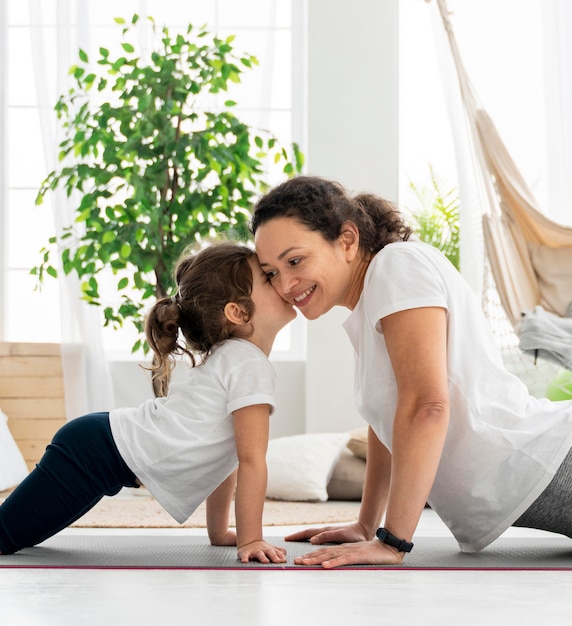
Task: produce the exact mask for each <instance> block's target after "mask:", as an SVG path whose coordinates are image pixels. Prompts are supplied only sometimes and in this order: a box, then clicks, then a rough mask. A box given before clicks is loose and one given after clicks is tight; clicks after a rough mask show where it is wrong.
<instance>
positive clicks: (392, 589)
mask: <svg viewBox="0 0 572 626" xmlns="http://www.w3.org/2000/svg"><path fill="white" fill-rule="evenodd" d="M291 530H292V527H288V528H276V527H273V528H272V529H271V530H270V529H269V532H268V534H269V535H270V534H272V535H280V534H286V533H287V532H290V531H291ZM64 532H69V533H96V532H106V533H114V534H115V533H120V532H123V533H134V532H137V533H144V534H145V533H148V534H156V533H183V534H184V533H187V534H200V533H204V532H205V531H204V530H200V529H183V530H178V529H165V530H123V531H119V530H117V529H114V530H91V529H89V530H88V529H74V530H67V531H64ZM446 534H448V531H447V529H446V528H445V527H444V526H443V525H442V523H441V522H440V520H439V519H438V518H437V517H436V516H435V514H434V513H433V512H432V511H430V510H425V511H424V513H423V518H422V521H421V524H420V526H419V529H418V536H423V535H424V536H442V535H446ZM507 535H512V536H518V537H530V540H531V541H534V538H535V537H538V536H542V535H544V533H539V532H538V531H530V530H526V529H516V528H514V529H510V530H509V531H508V533H507ZM571 620H572V572H546V571H544V572H542V571H540V572H539V571H512V572H508V571H481V572H478V571H395V572H394V571H389V572H388V571H369V572H368V571H347V570H346V571H343V570H336V571H315V570H312V571H309V570H308V571H276V570H274V571H267V572H265V571H260V570H256V571H246V570H234V571H189V570H186V571H177V570H169V571H157V570H155V571H149V570H145V571H101V570H91V571H90V570H66V569H60V570H41V569H19V570H14V569H4V570H2V569H0V624H2V626H28V625H29V626H72V625H73V626H79V625H81V626H92V625H93V626H114V625H116V624H117V625H122V626H130V625H132V624H133V625H137V626H147V625H148V626H151V625H153V626H156V625H157V624H160V625H163V624H164V625H165V626H170V625H175V624H200V625H204V626H209V625H211V624H212V625H213V626H216V625H218V624H227V623H230V624H238V625H242V624H244V625H248V626H282V625H284V626H287V625H288V626H292V625H298V624H299V625H301V626H305V625H310V624H312V625H318V626H322V625H323V626H330V625H336V626H337V625H338V624H343V625H348V626H349V625H350V624H351V625H352V626H353V625H369V624H375V625H378V624H379V625H384V626H385V625H387V626H392V625H399V626H409V625H413V624H416V625H417V624H422V625H427V626H429V625H438V626H448V625H455V626H457V625H459V626H472V625H478V626H483V625H485V626H493V625H496V624H503V625H505V624H506V626H512V625H513V624H514V625H515V626H516V625H518V626H523V625H529V624H530V625H534V626H559V625H561V624H562V625H564V624H566V625H567V626H568V625H569V624H570V623H571Z"/></svg>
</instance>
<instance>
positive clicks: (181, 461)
mask: <svg viewBox="0 0 572 626" xmlns="http://www.w3.org/2000/svg"><path fill="white" fill-rule="evenodd" d="M275 384H276V373H275V371H274V368H273V367H272V365H271V363H270V361H269V360H268V358H267V357H266V355H265V354H264V353H263V352H262V351H261V350H260V349H259V348H258V347H256V346H255V345H254V344H253V343H251V342H250V341H247V340H244V339H229V340H227V341H225V342H223V343H222V344H220V345H218V346H215V347H214V348H213V350H212V354H211V355H210V356H209V357H208V359H207V360H206V361H205V362H204V363H203V364H202V365H199V366H197V367H192V368H191V367H190V368H189V371H188V373H186V375H185V380H184V382H179V383H172V384H171V385H170V389H169V394H168V396H166V397H164V398H153V399H150V400H147V401H146V402H145V403H144V404H142V405H141V406H140V407H138V408H126V409H125V408H123V409H115V410H113V411H111V412H110V415H109V419H110V423H111V432H112V434H113V438H114V440H115V443H116V445H117V448H118V450H119V453H120V454H121V456H122V457H123V459H124V460H125V463H126V464H127V466H128V467H129V469H131V471H132V472H133V473H134V474H135V475H136V476H137V478H138V479H139V480H140V481H141V483H142V484H143V485H145V487H146V488H147V489H148V490H149V491H150V492H151V494H152V495H153V496H154V497H155V498H156V499H157V501H158V502H159V504H161V506H163V507H164V508H165V510H166V511H168V512H169V513H170V514H171V515H172V516H173V517H174V518H175V519H176V520H177V521H178V522H179V523H183V522H184V521H185V520H186V519H187V518H188V517H189V516H190V515H191V514H192V513H193V511H194V510H195V509H196V508H197V507H198V506H199V504H201V502H203V501H204V500H205V499H206V498H207V496H209V495H210V494H211V493H212V492H213V491H214V490H215V489H216V488H217V487H218V486H219V485H220V483H221V482H222V481H223V480H224V479H225V478H227V477H228V476H229V475H230V474H231V473H232V472H233V471H234V470H235V469H236V467H237V465H238V457H237V453H236V444H235V440H234V426H233V416H232V412H233V411H236V410H238V409H241V408H244V407H247V406H252V405H255V404H268V405H269V406H270V410H271V412H272V411H273V410H274V391H275Z"/></svg>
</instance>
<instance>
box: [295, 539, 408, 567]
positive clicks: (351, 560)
mask: <svg viewBox="0 0 572 626" xmlns="http://www.w3.org/2000/svg"><path fill="white" fill-rule="evenodd" d="M403 556H404V554H403V552H398V551H397V549H395V548H392V547H391V546H386V545H385V544H382V543H381V542H379V541H378V540H377V539H373V540H372V541H360V542H359V543H344V544H342V545H338V546H328V547H326V548H319V549H318V550H314V552H310V553H308V554H304V555H303V556H298V557H296V558H295V559H294V563H295V564H296V565H321V566H322V567H323V568H325V569H332V568H334V567H341V566H343V565H399V564H400V563H401V562H402V561H403Z"/></svg>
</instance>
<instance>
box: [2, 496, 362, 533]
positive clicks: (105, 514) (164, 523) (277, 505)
mask: <svg viewBox="0 0 572 626" xmlns="http://www.w3.org/2000/svg"><path fill="white" fill-rule="evenodd" d="M134 491H135V493H136V492H138V491H140V490H134ZM146 493H147V494H148V492H146ZM7 495H8V494H7V493H5V492H4V493H0V502H1V501H2V500H3V497H6V496H7ZM359 504H360V503H359V502H338V501H328V502H279V501H276V500H267V501H266V503H265V505H264V518H263V524H264V525H265V526H298V525H306V524H335V523H337V522H352V521H354V520H355V519H357V516H358V511H359ZM234 524H235V518H234V512H232V514H231V525H234ZM73 526H74V527H76V528H206V507H205V505H204V504H202V505H201V506H200V507H199V508H198V509H197V510H196V511H195V512H194V513H193V515H192V516H191V517H190V518H189V519H188V520H187V521H186V522H185V523H184V524H178V523H177V522H176V521H175V520H174V519H173V518H172V517H171V516H170V515H169V514H168V513H167V512H166V511H165V510H164V509H163V508H162V507H161V505H160V504H159V503H158V502H157V501H156V500H155V499H154V498H153V497H151V496H150V495H127V496H123V495H121V494H119V495H117V496H115V497H113V498H103V499H102V500H101V502H99V504H97V505H96V506H95V507H94V508H93V509H92V510H91V511H89V512H88V513H86V514H85V515H84V516H83V517H82V518H81V519H79V520H78V521H77V522H76V523H75V524H73Z"/></svg>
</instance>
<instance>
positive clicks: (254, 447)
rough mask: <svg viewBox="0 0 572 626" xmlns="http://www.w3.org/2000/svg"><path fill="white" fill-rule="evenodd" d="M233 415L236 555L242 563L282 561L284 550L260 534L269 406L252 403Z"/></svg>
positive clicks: (283, 559)
mask: <svg viewBox="0 0 572 626" xmlns="http://www.w3.org/2000/svg"><path fill="white" fill-rule="evenodd" d="M233 417H234V434H235V440H236V451H237V454H238V472H237V487H236V500H235V505H234V507H235V513H236V533H237V540H236V544H237V546H238V556H239V558H240V559H241V561H242V562H247V561H249V560H258V561H260V562H262V563H269V562H273V563H283V562H284V561H285V560H286V557H285V554H286V551H285V550H284V549H283V548H278V547H276V546H272V545H270V544H269V543H266V542H265V541H264V539H263V537H262V512H263V509H264V499H265V497H266V483H267V469H266V451H267V448H268V432H269V417H270V408H269V406H268V405H266V404H256V405H253V406H248V407H245V408H242V409H239V410H237V411H234V413H233Z"/></svg>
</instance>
